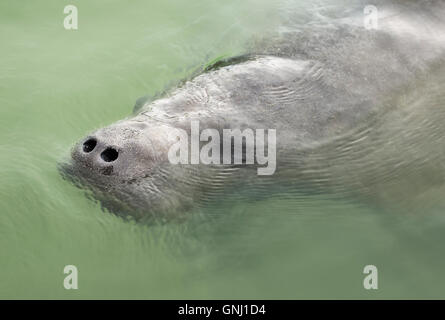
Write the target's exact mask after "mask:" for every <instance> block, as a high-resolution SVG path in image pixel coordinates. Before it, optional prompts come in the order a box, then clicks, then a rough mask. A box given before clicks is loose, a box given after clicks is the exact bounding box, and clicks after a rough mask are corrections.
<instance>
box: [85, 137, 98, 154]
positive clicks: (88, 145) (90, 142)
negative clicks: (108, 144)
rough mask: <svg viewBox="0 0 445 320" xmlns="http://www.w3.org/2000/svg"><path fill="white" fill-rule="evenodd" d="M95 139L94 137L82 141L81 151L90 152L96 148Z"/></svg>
mask: <svg viewBox="0 0 445 320" xmlns="http://www.w3.org/2000/svg"><path fill="white" fill-rule="evenodd" d="M96 144H97V141H96V140H95V139H88V140H87V141H85V142H84V143H83V152H86V153H88V152H91V151H93V150H94V148H96Z"/></svg>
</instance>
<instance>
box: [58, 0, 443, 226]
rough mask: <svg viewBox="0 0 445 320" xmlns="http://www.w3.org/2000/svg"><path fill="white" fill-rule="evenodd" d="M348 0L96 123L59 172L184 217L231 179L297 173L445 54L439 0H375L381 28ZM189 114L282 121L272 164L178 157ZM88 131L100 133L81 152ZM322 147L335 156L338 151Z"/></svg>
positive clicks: (213, 120)
mask: <svg viewBox="0 0 445 320" xmlns="http://www.w3.org/2000/svg"><path fill="white" fill-rule="evenodd" d="M351 3H354V4H355V5H354V6H350V7H348V8H345V7H341V6H339V7H338V8H337V9H332V12H329V11H328V12H324V15H319V16H321V18H318V20H317V18H314V19H315V20H313V21H310V23H305V24H300V25H299V24H298V23H295V25H293V26H292V25H291V26H290V27H289V28H288V29H287V30H286V31H284V32H282V33H281V34H280V35H279V36H278V37H277V38H276V39H274V41H270V40H268V41H264V43H257V44H256V46H255V48H254V49H253V51H252V54H250V55H249V56H248V57H246V58H245V59H238V60H240V61H238V60H234V62H233V63H230V61H229V65H227V66H222V67H219V68H217V67H214V68H211V70H208V71H206V72H203V73H202V74H200V75H198V76H196V77H194V78H193V79H191V80H189V81H187V82H185V83H184V84H183V85H182V86H181V87H179V88H176V89H174V90H171V91H170V92H168V93H167V94H165V95H164V96H163V97H162V98H160V99H158V100H155V101H152V102H148V103H146V104H145V105H143V106H142V107H141V108H140V109H139V110H138V112H137V113H136V114H135V115H133V116H131V117H129V118H127V119H124V120H121V121H118V122H116V123H114V124H112V125H110V126H107V127H105V128H102V129H99V130H97V131H94V132H92V133H91V134H89V135H88V136H87V137H86V138H85V139H83V140H81V141H80V142H79V143H78V144H77V145H76V146H75V147H74V148H73V151H72V160H71V163H70V164H66V165H65V166H64V168H63V172H64V173H65V174H66V176H69V177H70V178H71V179H73V180H74V181H76V183H79V184H80V185H82V186H87V187H89V188H90V189H91V190H92V191H93V193H94V197H96V198H97V199H99V200H100V202H101V203H102V204H103V205H104V207H106V208H108V209H110V210H111V211H113V212H115V213H117V214H122V215H127V214H129V215H131V216H133V217H135V218H136V219H140V218H145V217H152V216H157V217H165V218H171V217H178V216H181V215H183V214H184V213H185V212H187V209H190V208H192V207H194V206H199V205H202V204H205V203H206V201H208V200H209V199H218V197H222V196H223V194H224V193H225V192H227V190H230V189H235V190H240V189H245V188H257V189H258V190H260V189H261V190H263V189H264V190H266V191H264V193H267V190H271V189H272V187H271V186H272V185H274V184H276V185H281V186H287V185H288V186H291V187H292V186H295V185H297V184H298V183H299V182H300V181H302V180H304V179H305V176H304V175H303V174H302V172H303V171H304V170H303V169H304V167H305V165H306V163H307V162H308V161H309V160H308V159H311V161H312V160H314V159H313V158H311V157H310V156H309V155H310V154H312V153H311V151H308V150H316V149H317V148H320V147H322V146H326V145H329V144H330V143H333V141H338V140H339V139H343V138H344V137H347V136H348V134H350V133H351V132H353V131H354V130H357V128H360V127H366V126H367V125H368V124H369V123H371V122H372V121H373V120H372V119H374V118H378V117H380V116H381V115H382V114H384V113H385V112H387V111H388V110H387V109H388V108H391V106H392V104H391V101H392V100H393V99H394V96H397V95H398V93H399V92H400V93H403V92H409V90H411V88H413V87H415V85H416V82H417V81H418V80H419V79H422V78H425V77H427V76H428V74H429V73H431V72H432V70H434V69H435V68H438V67H440V66H442V65H443V63H444V58H445V36H444V35H445V28H444V23H443V20H444V19H443V18H444V17H445V10H444V6H443V5H442V4H441V3H442V2H441V1H417V2H415V1H402V2H400V3H402V4H397V3H392V4H387V3H389V2H388V1H386V2H382V3H381V4H377V5H378V8H379V14H380V20H379V29H378V30H366V29H365V28H364V27H363V8H364V6H365V4H366V3H365V2H363V3H362V2H357V1H351ZM315 16H316V15H315ZM434 30H435V32H436V33H434ZM191 120H199V122H200V129H201V130H203V129H205V128H215V129H218V130H220V131H221V130H222V129H223V128H239V129H244V128H252V129H256V128H261V129H276V132H277V170H276V173H275V174H274V175H273V176H258V175H257V171H256V168H255V166H208V165H172V164H170V163H169V161H168V159H167V152H168V149H169V147H170V146H171V145H172V143H174V142H175V141H174V140H173V139H172V138H170V137H169V132H170V133H172V132H175V130H177V129H176V128H182V129H185V130H187V131H189V130H190V121H191ZM389 138H390V137H389ZM90 139H94V140H95V141H97V144H96V145H95V146H94V149H93V150H92V151H89V152H85V151H84V143H85V141H88V140H90ZM110 147H111V148H114V149H115V150H116V151H117V152H118V157H117V159H115V160H114V161H109V162H106V161H104V159H103V158H102V157H101V154H102V153H103V151H104V150H105V149H106V148H110ZM320 157H321V156H320V155H318V157H316V158H317V159H318V161H320V163H321V165H324V166H325V167H329V165H330V164H331V163H330V160H329V159H322V160H320ZM108 160H110V159H108ZM314 161H315V160H314ZM345 172H347V171H345ZM354 175H355V176H358V175H359V173H357V172H355V173H354ZM306 179H309V178H307V176H306ZM311 179H312V180H316V179H314V177H311ZM326 184H327V185H328V184H329V182H328V181H327V182H326ZM318 186H320V183H318ZM326 187H327V188H328V186H326Z"/></svg>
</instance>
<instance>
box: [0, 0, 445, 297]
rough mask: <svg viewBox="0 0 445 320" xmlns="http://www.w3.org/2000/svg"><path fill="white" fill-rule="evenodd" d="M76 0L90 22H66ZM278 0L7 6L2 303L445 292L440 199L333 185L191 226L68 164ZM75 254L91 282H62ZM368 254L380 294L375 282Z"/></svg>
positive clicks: (256, 30) (266, 27)
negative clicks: (103, 187) (84, 183)
mask: <svg viewBox="0 0 445 320" xmlns="http://www.w3.org/2000/svg"><path fill="white" fill-rule="evenodd" d="M71 3H72V4H75V5H76V6H77V8H78V10H79V29H78V30H76V31H68V30H65V29H64V28H63V19H64V14H63V8H64V6H65V5H67V4H71ZM278 8H280V5H279V2H278V1H273V2H272V1H258V0H255V1H253V0H252V1H234V0H225V1H223V2H222V1H209V0H199V1H178V0H167V1H166V0H162V1H160V0H156V1H155V0H153V1H141V0H135V1H131V2H128V3H127V2H124V1H116V0H113V1H98V0H96V1H83V0H82V1H80V0H75V1H71V2H67V1H49V0H45V1H24V0H23V1H12V0H3V1H1V3H0V40H1V51H0V52H1V53H0V56H1V59H0V179H1V180H0V298H7V299H9V298H44V299H46V298H57V299H77V298H124V299H126V298H143V299H160V298H185V299H186V298H198V299H204V298H207V299H213V298H445V276H443V270H445V258H444V255H443V252H444V251H443V246H444V242H443V241H444V240H445V215H444V214H443V211H442V210H439V209H437V208H438V207H437V206H433V209H430V210H429V212H428V213H425V212H424V211H423V209H422V208H423V207H422V206H420V208H419V209H418V214H416V213H414V214H413V213H410V214H406V215H404V214H401V213H397V214H388V212H382V211H381V210H378V209H373V207H372V206H369V205H365V204H364V203H363V202H360V201H354V200H351V199H341V198H338V197H335V198H332V197H329V196H323V195H310V194H309V195H307V194H306V195H304V196H301V197H300V198H299V199H298V201H287V200H285V199H280V198H277V199H274V198H272V199H258V200H255V201H251V202H244V203H238V202H231V201H227V199H226V201H224V200H221V203H220V204H219V205H216V206H215V207H211V208H207V209H202V211H200V212H197V213H196V214H195V215H192V217H191V218H190V219H189V220H188V221H186V222H183V223H167V224H164V225H154V226H144V225H138V224H134V223H129V222H124V221H123V220H121V219H120V218H118V217H116V216H113V215H111V214H109V213H107V212H104V211H102V210H101V208H100V205H99V204H97V203H95V202H94V201H91V200H89V199H87V197H85V195H84V193H83V192H82V190H80V189H77V188H75V187H74V186H72V185H71V184H69V183H68V182H67V181H64V180H63V179H62V178H61V177H60V175H59V173H58V171H57V162H59V161H61V160H62V159H64V158H66V157H67V156H68V154H69V150H70V147H71V146H72V145H73V143H74V142H76V141H78V140H79V139H80V138H82V137H84V135H85V134H86V133H87V132H89V131H92V130H93V129H95V128H98V127H101V126H104V125H107V124H110V123H112V122H114V121H116V120H118V119H122V118H124V117H126V116H128V115H129V114H130V113H131V109H132V106H133V103H134V101H135V100H136V99H137V98H138V97H140V96H143V95H145V94H153V93H155V92H157V91H159V90H162V89H163V88H164V87H165V86H166V85H168V83H170V82H172V81H176V80H178V79H180V78H182V77H183V76H185V75H187V74H189V73H190V72H191V71H193V70H194V68H196V67H199V66H200V65H202V64H205V63H207V62H209V61H212V60H213V59H215V58H218V57H220V56H225V55H227V56H231V55H236V54H240V53H243V52H244V50H245V46H246V43H247V42H248V41H251V39H252V38H255V37H259V36H262V35H264V34H266V33H268V32H270V31H271V30H274V28H277V26H278V25H279V18H278V17H279V15H278V13H279V12H278V11H279V10H278ZM437 190H443V189H440V188H439V189H437ZM431 197H433V198H434V197H436V198H438V197H440V194H439V192H438V195H433V196H431ZM431 197H426V198H427V199H431ZM439 207H440V206H439ZM69 264H72V265H75V266H77V268H78V270H79V289H78V290H66V289H65V288H64V287H63V279H64V277H65V275H64V274H63V268H64V266H65V265H69ZM369 264H372V265H376V266H377V267H378V270H379V289H378V290H365V289H364V288H363V284H362V282H363V278H364V275H363V268H364V266H365V265H369Z"/></svg>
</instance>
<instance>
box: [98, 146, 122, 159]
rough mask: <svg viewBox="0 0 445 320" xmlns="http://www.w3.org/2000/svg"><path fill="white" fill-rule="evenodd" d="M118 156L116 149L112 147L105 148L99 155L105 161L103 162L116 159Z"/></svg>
mask: <svg viewBox="0 0 445 320" xmlns="http://www.w3.org/2000/svg"><path fill="white" fill-rule="evenodd" d="M118 156H119V152H117V150H116V149H113V148H106V149H105V150H104V151H103V152H102V153H101V154H100V157H101V158H102V159H103V160H104V161H105V162H113V161H114V160H116V159H117V157H118Z"/></svg>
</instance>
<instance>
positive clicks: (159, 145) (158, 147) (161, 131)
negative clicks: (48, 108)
mask: <svg viewBox="0 0 445 320" xmlns="http://www.w3.org/2000/svg"><path fill="white" fill-rule="evenodd" d="M175 130H178V129H176V128H174V127H173V126H171V125H168V124H164V123H162V122H159V121H153V120H150V119H149V118H148V117H146V116H144V115H143V114H139V115H137V116H134V117H131V118H128V119H125V120H122V121H118V122H116V123H114V124H112V125H109V126H107V127H104V128H101V129H98V130H96V131H94V132H92V133H90V134H88V135H87V136H86V137H85V138H83V139H81V140H80V141H79V142H78V143H77V144H75V145H74V147H73V148H72V151H71V157H70V160H69V161H68V162H66V163H63V164H61V165H60V169H61V170H60V171H61V172H62V175H63V176H64V177H65V178H67V179H69V180H70V181H72V182H74V183H75V184H76V185H77V186H79V187H81V188H84V189H87V190H88V191H89V192H90V193H92V196H93V198H94V199H96V200H98V201H99V202H100V203H101V205H102V206H103V207H104V208H106V209H108V210H109V211H111V212H113V213H117V214H119V215H123V216H132V217H134V218H135V219H137V220H138V219H140V218H145V217H148V216H152V217H156V215H157V214H160V216H162V217H163V218H164V217H166V216H168V215H169V213H171V214H173V212H170V211H173V209H174V211H175V214H177V211H178V207H184V206H187V203H189V202H191V201H192V195H191V194H189V193H188V192H187V188H186V187H184V186H183V185H184V184H186V183H187V181H188V176H190V174H191V172H190V170H192V169H193V168H191V167H189V168H184V167H182V165H181V164H178V165H173V164H170V162H169V161H168V150H169V147H170V146H171V145H172V144H173V143H174V142H175V141H176V137H177V136H175Z"/></svg>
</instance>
